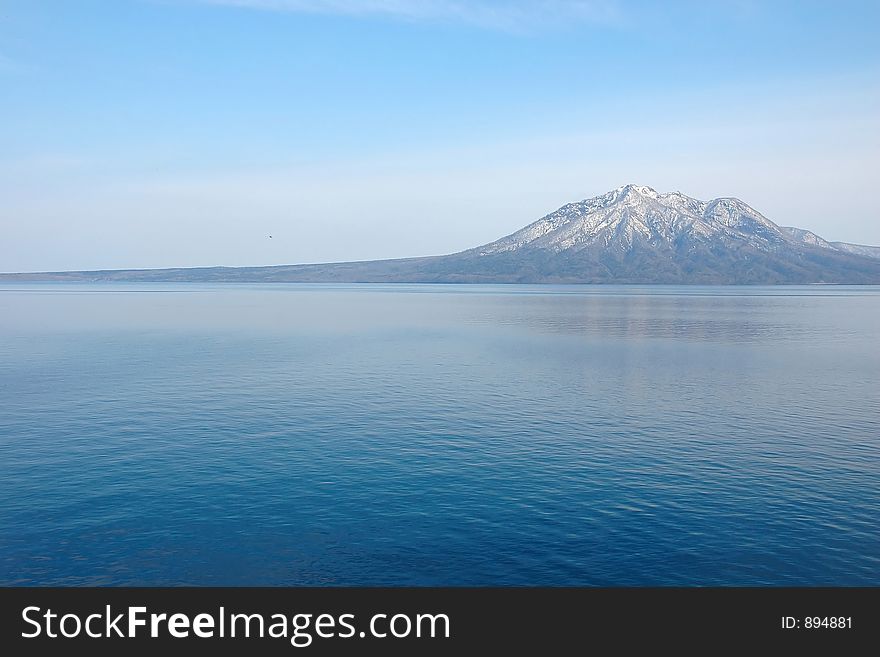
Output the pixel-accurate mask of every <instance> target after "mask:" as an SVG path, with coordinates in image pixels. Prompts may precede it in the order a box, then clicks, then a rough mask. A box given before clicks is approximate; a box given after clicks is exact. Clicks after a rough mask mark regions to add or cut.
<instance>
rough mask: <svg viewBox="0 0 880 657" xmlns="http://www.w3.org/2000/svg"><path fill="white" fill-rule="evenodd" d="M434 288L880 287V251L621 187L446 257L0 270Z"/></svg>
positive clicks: (752, 214) (738, 210)
mask: <svg viewBox="0 0 880 657" xmlns="http://www.w3.org/2000/svg"><path fill="white" fill-rule="evenodd" d="M10 278H12V279H18V280H22V279H30V280H33V279H44V280H45V279H48V280H66V279H76V280H97V281H100V280H127V281H254V282H276V281H277V282H285V281H309V282H400V283H403V282H429V283H640V284H644V283H671V284H683V283H705V284H783V283H797V284H808V283H839V284H843V283H846V284H863V283H870V284H880V247H870V246H860V245H855V244H846V243H843V242H829V241H827V240H824V239H822V238H821V237H819V236H818V235H816V234H814V233H811V232H810V231H807V230H802V229H799V228H782V227H780V226H777V225H776V224H775V223H773V222H772V221H770V220H769V219H768V218H767V217H765V216H764V215H762V214H761V213H760V212H758V211H757V210H755V209H754V208H752V207H750V206H749V205H747V204H746V203H744V202H742V201H740V200H739V199H736V198H717V199H714V200H712V201H700V200H698V199H694V198H691V197H689V196H686V195H684V194H682V193H681V192H667V193H660V192H657V191H655V190H654V189H651V188H650V187H644V186H641V185H624V186H623V187H618V188H617V189H615V190H612V191H610V192H608V193H606V194H602V195H601V196H596V197H594V198H591V199H588V200H586V201H579V202H577V203H569V204H568V205H564V206H562V207H561V208H559V209H558V210H556V211H555V212H551V213H550V214H548V215H547V216H545V217H542V218H541V219H538V220H537V221H535V222H534V223H531V224H529V225H528V226H526V227H525V228H522V229H520V230H518V231H516V232H515V233H512V234H510V235H508V236H507V237H502V238H501V239H499V240H496V241H494V242H490V243H489V244H485V245H483V246H479V247H476V248H474V249H468V250H467V251H462V252H460V253H453V254H451V255H445V256H432V257H424V258H405V259H400V260H377V261H370V262H343V263H329V264H317V265H283V266H278V267H207V268H198V269H153V270H117V271H99V272H60V273H47V274H0V279H10Z"/></svg>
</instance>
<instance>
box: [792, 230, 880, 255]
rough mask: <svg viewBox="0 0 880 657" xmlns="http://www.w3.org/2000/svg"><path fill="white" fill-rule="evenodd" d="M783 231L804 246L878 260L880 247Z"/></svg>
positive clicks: (794, 231) (802, 232)
mask: <svg viewBox="0 0 880 657" xmlns="http://www.w3.org/2000/svg"><path fill="white" fill-rule="evenodd" d="M782 230H784V231H785V232H786V233H788V235H789V236H790V237H793V238H794V239H796V240H798V241H799V242H803V243H804V244H812V245H814V246H823V247H825V248H826V249H834V250H835V251H842V252H843V253H855V254H856V255H863V256H867V257H869V258H880V246H866V245H864V244H850V243H849V242H827V241H825V240H823V239H822V238H821V237H819V236H818V235H816V233H811V232H810V231H808V230H804V229H803V228H792V227H790V226H783V227H782Z"/></svg>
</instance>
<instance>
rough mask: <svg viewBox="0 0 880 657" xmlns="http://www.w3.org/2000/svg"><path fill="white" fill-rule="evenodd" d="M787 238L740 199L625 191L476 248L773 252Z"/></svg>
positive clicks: (637, 189)
mask: <svg viewBox="0 0 880 657" xmlns="http://www.w3.org/2000/svg"><path fill="white" fill-rule="evenodd" d="M788 241H790V240H789V237H788V235H787V233H785V232H784V231H783V230H782V229H781V228H780V227H779V226H777V225H776V224H774V223H773V222H772V221H770V220H769V219H767V218H766V217H764V216H763V215H762V214H761V213H760V212H758V211H757V210H755V209H753V208H751V207H749V206H748V205H746V204H745V203H743V202H742V201H740V200H739V199H735V198H718V199H715V200H713V201H709V202H705V201H700V200H697V199H694V198H691V197H689V196H685V195H684V194H682V193H681V192H667V193H665V194H661V193H658V192H657V191H655V190H653V189H651V188H650V187H645V186H641V185H625V186H623V187H618V188H617V189H615V190H613V191H610V192H608V193H607V194H603V195H602V196H597V197H595V198H591V199H589V200H586V201H580V202H578V203H570V204H568V205H565V206H563V207H561V208H559V209H558V210H556V212H553V213H551V214H548V215H547V216H546V217H543V218H541V219H539V220H538V221H536V222H534V223H532V224H529V225H528V226H526V227H525V228H523V229H522V230H518V231H517V232H515V233H513V234H512V235H508V236H507V237H503V238H501V239H500V240H497V241H495V242H492V243H490V244H487V245H485V246H483V247H480V248H479V253H480V254H481V255H488V254H492V253H505V252H509V251H516V250H518V249H523V248H529V249H546V250H549V251H554V252H557V253H559V252H562V251H580V250H583V249H586V248H589V247H592V246H599V247H601V248H603V249H606V250H609V249H610V250H613V251H617V252H627V251H630V250H632V249H633V248H636V247H639V246H642V247H645V246H647V247H655V248H656V247H661V246H663V247H667V246H675V245H676V244H680V243H682V242H692V243H695V244H710V243H713V242H721V243H728V242H744V243H748V244H750V245H753V246H755V247H756V248H759V249H763V250H767V251H773V250H775V249H777V248H778V247H779V245H780V244H784V243H786V242H788Z"/></svg>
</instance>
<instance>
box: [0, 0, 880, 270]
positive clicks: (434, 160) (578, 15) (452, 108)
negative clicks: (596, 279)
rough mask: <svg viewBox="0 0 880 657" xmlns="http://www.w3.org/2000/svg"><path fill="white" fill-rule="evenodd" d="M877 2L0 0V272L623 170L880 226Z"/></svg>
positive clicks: (461, 229) (318, 225)
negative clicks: (879, 198)
mask: <svg viewBox="0 0 880 657" xmlns="http://www.w3.org/2000/svg"><path fill="white" fill-rule="evenodd" d="M878 24H880V3H878V2H874V1H868V2H852V1H846V0H838V1H837V2H811V1H809V0H800V1H798V0H791V1H789V0H765V1H758V0H756V1H750V0H716V1H714V2H707V1H696V0H694V1H689V0H680V1H677V2H676V1H673V2H648V1H647V0H510V1H508V2H495V1H491V0H54V1H51V0H0V271H6V272H11V271H58V270H69V269H103V268H135V267H168V266H211V265H228V266H234V265H271V264H290V263H300V262H331V261H345V260H369V259H377V258H393V257H407V256H418V255H432V254H441V253H450V252H455V251H458V250H462V249H465V248H470V247H472V246H476V245H478V244H482V243H486V242H489V241H491V240H494V239H496V238H498V237H501V236H502V235H506V234H508V233H511V232H513V231H515V230H517V229H518V228H520V227H522V226H524V225H526V224H528V223H530V222H532V221H534V220H536V219H538V218H539V217H541V216H543V215H545V214H547V213H549V212H551V211H553V210H555V209H556V208H558V207H559V206H561V205H564V204H565V203H568V202H571V201H576V200H580V199H584V198H589V197H592V196H596V195H598V194H602V193H604V192H606V191H608V190H610V189H613V188H616V187H618V186H620V185H623V184H626V183H637V184H643V185H649V186H651V187H654V188H655V189H657V190H658V191H672V190H679V191H681V192H684V193H685V194H688V195H690V196H694V197H697V198H701V199H711V198H715V197H719V196H736V197H738V198H741V199H743V200H744V201H746V202H747V203H749V204H750V205H752V206H753V207H755V208H756V209H757V210H759V211H760V212H762V213H763V214H764V215H765V216H767V217H768V218H770V219H771V220H773V221H775V222H776V223H778V224H780V225H794V226H799V227H802V228H808V229H810V230H813V231H814V232H816V233H818V234H819V235H821V236H823V237H825V238H826V239H830V240H843V241H849V242H856V243H863V244H865V243H866V244H880V204H878V202H877V197H878V193H880V39H877V38H876V26H877V25H878ZM270 235H271V237H269V236H270Z"/></svg>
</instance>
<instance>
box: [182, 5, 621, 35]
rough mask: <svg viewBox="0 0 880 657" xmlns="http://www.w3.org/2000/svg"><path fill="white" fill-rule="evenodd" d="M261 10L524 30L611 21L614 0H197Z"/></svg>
mask: <svg viewBox="0 0 880 657" xmlns="http://www.w3.org/2000/svg"><path fill="white" fill-rule="evenodd" d="M198 1H199V2H201V3H203V4H211V5H225V6H230V7H241V8H246V9H257V10H264V11H282V12H295V13H307V14H333V15H343V16H354V17H369V16H378V17H385V18H391V19H396V20H403V21H411V22H440V23H463V24H468V25H474V26H477V27H483V28H489V29H500V30H511V31H523V30H530V29H533V28H535V27H541V26H548V25H562V24H571V23H572V22H578V23H606V24H607V23H613V22H616V21H618V19H619V18H620V10H619V6H618V2H617V0H509V1H506V2H504V1H497V0H198Z"/></svg>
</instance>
